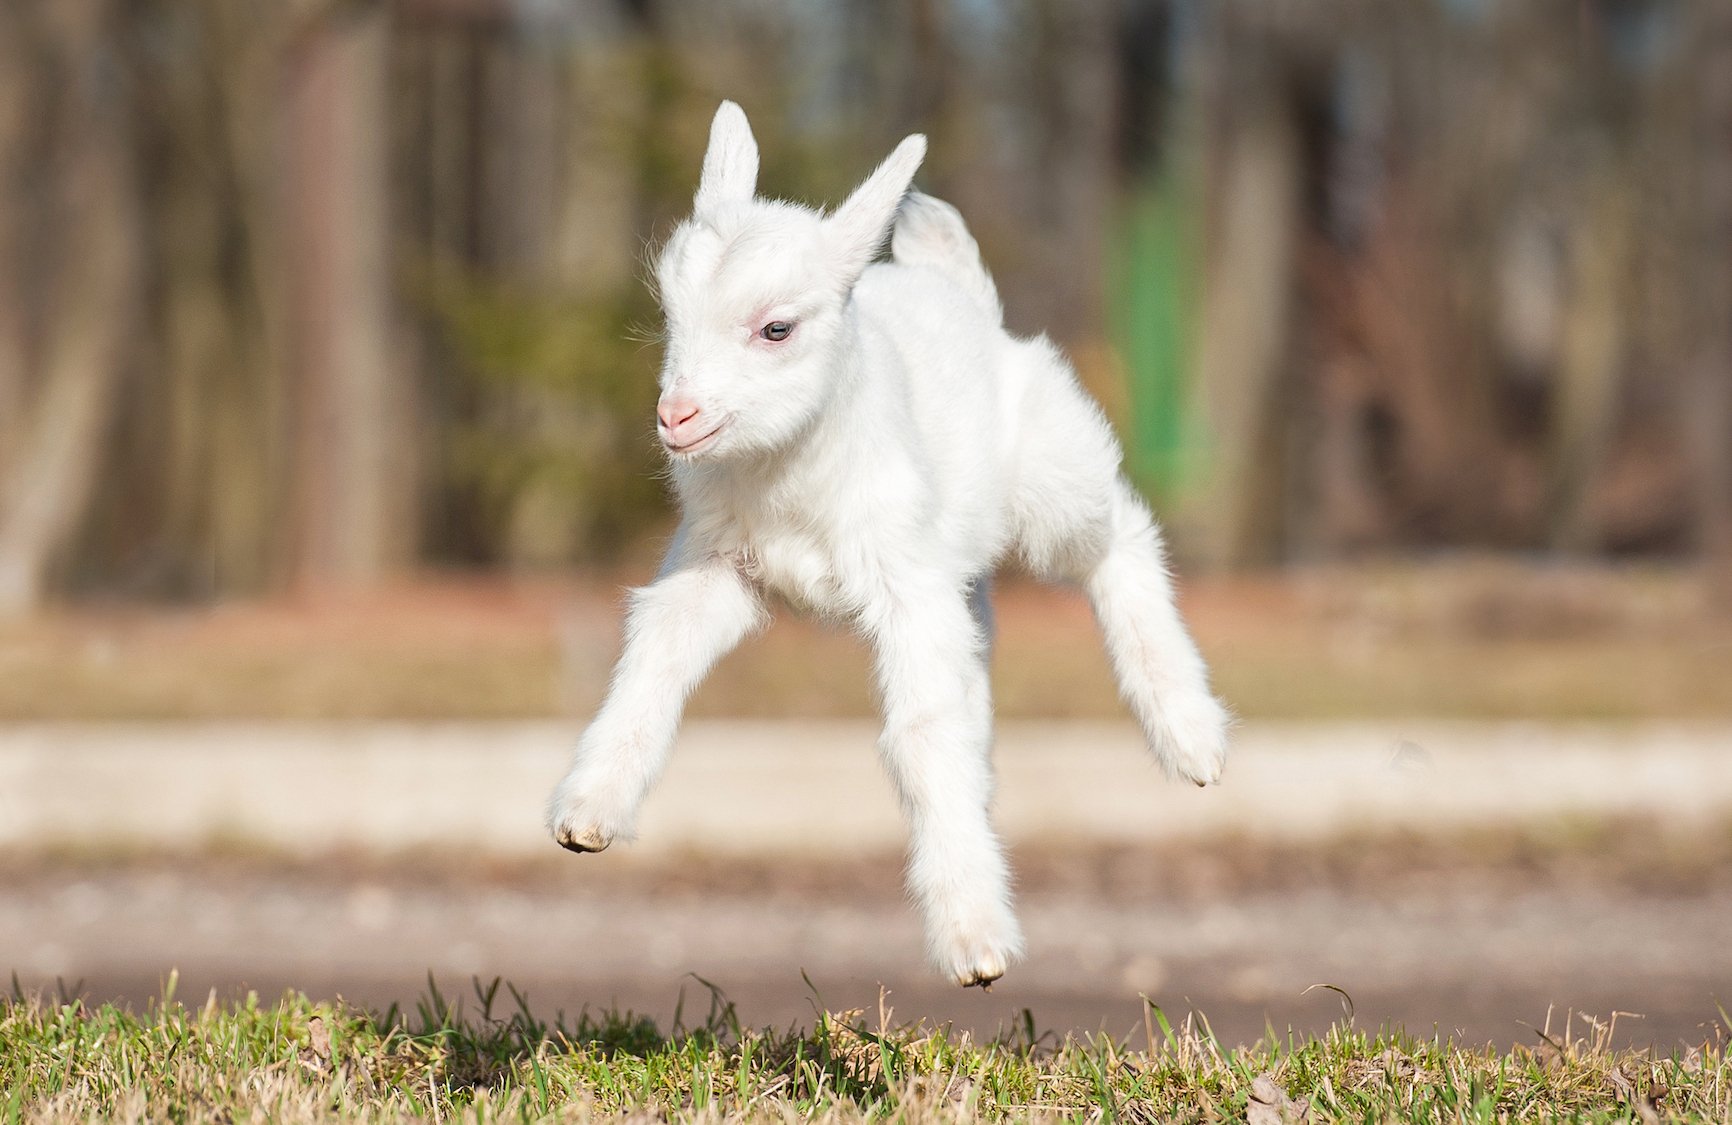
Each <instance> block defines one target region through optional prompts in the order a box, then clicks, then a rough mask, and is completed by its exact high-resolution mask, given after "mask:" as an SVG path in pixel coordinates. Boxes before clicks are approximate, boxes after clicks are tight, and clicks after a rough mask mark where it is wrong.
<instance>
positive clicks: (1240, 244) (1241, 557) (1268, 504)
mask: <svg viewBox="0 0 1732 1125" xmlns="http://www.w3.org/2000/svg"><path fill="white" fill-rule="evenodd" d="M1234 94H1235V97H1234V98H1233V103H1234V106H1233V114H1234V120H1233V121H1232V123H1231V124H1230V125H1228V126H1227V128H1226V130H1225V135H1224V139H1223V142H1222V143H1223V151H1222V152H1221V154H1220V155H1219V157H1218V163H1217V167H1218V168H1219V173H1218V176H1217V181H1216V185H1215V189H1214V190H1215V192H1216V195H1217V198H1218V207H1219V213H1218V215H1217V216H1216V217H1215V219H1214V221H1213V223H1212V224H1211V225H1212V226H1213V227H1214V229H1215V231H1216V234H1215V236H1214V239H1213V242H1214V249H1213V252H1212V254H1211V255H1210V259H1209V261H1208V262H1207V264H1206V267H1205V270H1206V275H1205V278H1204V283H1203V285H1204V291H1203V311H1202V330H1201V336H1200V338H1199V340H1198V344H1197V359H1196V362H1197V372H1198V373H1197V376H1196V379H1195V380H1194V384H1195V385H1196V386H1197V387H1198V388H1200V394H1201V397H1202V399H1203V400H1204V410H1205V411H1206V415H1207V419H1208V425H1207V430H1208V433H1209V435H1210V438H1209V440H1210V450H1209V453H1210V465H1211V469H1212V473H1211V476H1212V480H1211V481H1210V482H1209V484H1208V485H1207V486H1206V487H1203V488H1201V489H1199V490H1198V492H1197V493H1196V495H1195V497H1194V499H1193V502H1192V504H1191V505H1190V508H1189V511H1188V512H1187V514H1186V516H1187V518H1186V522H1187V524H1188V526H1189V528H1190V530H1191V533H1192V540H1191V541H1192V542H1193V544H1194V546H1195V550H1196V552H1197V554H1198V557H1199V559H1200V560H1201V561H1202V562H1204V563H1205V564H1207V565H1210V566H1215V567H1234V566H1243V565H1246V564H1248V563H1251V562H1255V561H1263V560H1266V559H1267V558H1268V557H1269V556H1270V555H1271V554H1272V553H1273V550H1274V547H1275V543H1274V536H1275V535H1276V534H1277V532H1276V524H1277V523H1278V520H1277V519H1276V518H1275V517H1276V515H1277V514H1278V504H1279V499H1280V495H1279V480H1280V476H1281V473H1280V467H1281V464H1282V461H1283V457H1282V453H1281V450H1280V448H1279V441H1278V436H1279V433H1280V426H1279V424H1278V423H1279V420H1280V403H1281V397H1282V394H1283V384H1284V383H1285V381H1286V380H1285V376H1286V375H1287V373H1288V363H1289V357H1288V347H1289V344H1290V342H1291V332H1290V329H1291V323H1290V321H1291V318H1292V312H1293V309H1292V304H1293V284H1294V271H1295V268H1296V249H1297V240H1298V232H1299V229H1300V223H1301V215H1300V155H1301V154H1300V147H1299V145H1300V141H1299V136H1298V133H1297V128H1296V123H1295V122H1294V121H1293V120H1292V118H1291V113H1290V110H1289V106H1288V102H1287V99H1286V98H1284V97H1283V96H1282V94H1281V91H1280V89H1279V87H1278V85H1277V84H1276V82H1275V80H1274V79H1273V77H1272V76H1270V75H1267V74H1261V75H1256V76H1254V77H1251V78H1249V79H1248V80H1247V82H1246V85H1245V86H1244V87H1243V88H1241V89H1239V90H1236V91H1234Z"/></svg>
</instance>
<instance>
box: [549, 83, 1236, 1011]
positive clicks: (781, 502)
mask: <svg viewBox="0 0 1732 1125" xmlns="http://www.w3.org/2000/svg"><path fill="white" fill-rule="evenodd" d="M925 148H926V142H925V138H923V137H919V136H914V137H909V138H908V139H907V140H905V141H903V142H902V144H901V145H899V146H898V147H897V149H896V151H895V152H894V153H892V154H891V156H890V157H889V158H888V159H887V160H886V161H885V162H884V163H883V164H882V165H881V166H880V167H879V168H878V169H877V170H876V171H874V172H873V173H872V175H871V176H870V177H869V178H868V179H867V180H866V181H865V183H864V184H862V185H861V187H860V188H859V189H857V190H856V191H855V193H854V194H853V195H852V196H850V197H849V199H848V201H847V202H845V203H844V204H842V206H841V207H839V208H838V209H837V210H836V211H835V212H834V213H832V214H830V215H828V216H826V215H823V214H820V213H819V212H816V211H813V210H810V209H808V208H805V207H801V206H798V205H795V204H790V203H782V202H775V201H768V200H761V199H758V198H756V197H755V195H754V192H755V179H756V173H757V166H758V155H757V146H756V144H755V143H754V141H753V139H752V135H751V131H750V128H749V127H748V125H747V123H746V118H745V114H744V113H742V112H741V111H740V109H739V107H738V106H736V105H734V104H733V103H732V102H724V103H723V104H722V107H721V109H720V110H719V111H718V112H717V114H716V119H715V123H714V125H713V126H712V129H711V135H710V148H709V152H708V154H707V155H706V157H705V158H704V171H703V177H702V182H701V184H700V186H699V188H698V192H697V197H696V204H695V207H694V211H693V215H692V218H691V219H690V220H689V221H687V222H685V223H683V224H681V226H680V227H679V228H678V229H677V230H676V231H675V232H674V234H673V236H672V237H671V238H670V239H669V241H668V244H667V246H666V248H665V250H664V251H663V253H662V255H661V259H660V262H659V265H658V268H657V278H658V281H659V284H660V288H661V297H662V304H663V308H664V310H665V312H666V315H667V326H668V330H669V337H668V346H667V352H666V361H665V363H664V366H663V369H662V373H661V384H662V389H663V401H664V404H665V403H668V402H670V401H675V400H677V401H678V402H680V403H682V404H685V405H683V406H682V409H681V410H680V411H675V412H674V416H679V417H683V416H684V413H683V412H684V411H686V410H689V409H690V408H691V407H692V406H696V407H697V409H698V410H699V415H698V416H697V420H696V421H693V422H691V423H689V424H688V426H687V428H686V429H684V430H682V431H681V433H682V435H689V434H692V433H708V431H709V428H710V427H711V426H712V425H719V427H720V428H719V429H717V430H716V431H715V433H714V436H713V437H706V438H705V439H704V441H703V443H701V447H699V448H696V449H695V450H694V451H693V452H689V453H674V452H670V458H671V461H672V475H673V482H674V486H675V489H676V491H677V493H678V496H679V501H680V506H681V509H682V511H683V514H684V519H683V521H682V523H681V526H680V530H679V532H678V534H677V536H676V537H675V541H674V545H673V547H672V549H671V550H670V552H669V554H668V558H667V561H666V563H665V564H664V566H663V568H662V573H661V574H660V576H659V577H658V578H657V579H656V580H655V582H654V583H653V584H651V585H650V586H648V587H647V588H645V589H643V590H640V591H638V592H637V593H636V595H635V597H634V599H633V602H632V606H631V612H630V615H629V618H628V622H627V625H626V640H625V651H624V654H623V655H622V656H621V658H620V661H619V665H618V667H617V669H616V670H615V673H614V678H613V683H612V687H611V689H610V691H609V693H608V696H607V700H606V702H605V703H604V704H603V706H602V708H601V711H600V713H599V714H598V715H597V716H596V718H595V721H594V722H593V723H592V724H591V725H590V727H589V729H588V730H587V731H585V733H584V735H583V738H582V741H581V742H580V743H579V745H578V748H577V753H576V756H575V760H574V762H573V765H572V768H571V772H570V773H569V774H568V775H567V776H566V778H565V780H564V781H563V782H562V783H561V784H560V786H559V787H558V789H557V790H556V791H555V792H554V795H553V799H552V802H551V805H550V808H549V824H550V826H551V828H552V831H553V833H554V836H555V837H556V838H557V839H558V840H559V841H560V842H561V843H562V844H564V845H565V846H567V847H570V848H573V849H575V850H580V851H599V850H600V849H601V848H604V847H606V846H607V845H608V844H609V843H610V842H611V841H612V840H613V839H615V838H617V837H626V836H629V835H630V833H631V830H632V824H633V821H634V819H635V817H636V815H637V811H638V806H639V805H640V803H641V802H642V800H643V798H644V795H645V794H646V792H647V791H648V789H649V787H650V785H651V784H652V783H653V782H654V780H655V778H656V775H657V774H658V772H659V771H660V769H661V767H662V765H663V763H664V762H665V761H666V758H667V755H668V751H669V748H670V747H671V745H672V743H673V739H674V734H675V730H676V728H677V726H678V724H679V718H680V714H681V710H682V707H683V704H684V702H685V700H686V697H687V696H688V695H689V694H690V692H691V691H692V689H693V688H694V687H695V686H696V685H697V684H698V682H699V681H700V680H701V679H702V677H703V676H704V674H705V673H706V672H707V671H708V669H709V668H710V666H711V665H712V664H713V663H714V662H715V661H716V660H717V658H719V657H720V656H721V655H722V654H723V653H725V652H727V651H728V650H729V649H730V648H732V647H733V646H734V645H735V644H736V643H738V642H739V641H740V640H741V639H742V638H743V637H745V636H746V635H747V634H748V633H750V632H751V631H753V630H754V629H756V628H758V627H760V626H761V625H762V623H763V622H764V620H765V612H764V609H763V604H762V599H763V596H764V594H765V593H766V592H773V593H775V594H778V595H780V596H782V597H783V598H785V599H786V600H788V601H789V602H792V603H794V604H796V605H798V606H802V607H804V608H806V609H808V610H810V611H813V612H816V613H819V614H823V615H826V616H829V617H832V618H836V619H840V620H844V621H847V622H850V623H852V624H853V625H854V626H855V627H857V628H858V629H859V630H860V631H861V633H862V634H864V635H865V636H866V637H867V638H869V640H870V641H871V643H872V644H873V646H874V648H875V651H876V656H877V660H876V668H877V678H878V685H879V690H880V693H881V695H882V699H883V709H884V735H883V741H882V754H883V758H884V762H885V765H886V767H887V769H888V771H889V773H890V776H891V778H892V780H893V781H894V782H895V785H896V790H897V793H898V795H899V796H900V799H901V803H902V807H903V811H904V813H905V814H906V817H907V820H908V824H909V829H910V832H911V835H912V845H911V849H910V862H909V884H910V887H911V889H912V891H913V892H914V895H915V897H916V898H917V899H918V900H919V903H920V906H921V908H922V910H923V911H924V914H925V918H926V926H927V933H928V937H929V941H930V946H931V952H932V956H933V958H934V960H935V961H936V962H937V964H938V965H939V966H940V967H941V968H942V969H944V970H945V971H946V972H948V973H949V974H950V975H951V976H952V977H954V978H955V979H956V980H957V981H959V982H961V983H963V984H984V983H987V982H989V981H991V980H993V979H994V978H996V977H998V976H999V975H1001V974H1002V973H1003V972H1004V970H1005V968H1006V967H1007V966H1008V965H1009V963H1010V962H1011V961H1012V960H1014V959H1015V958H1016V957H1017V956H1019V955H1020V953H1021V952H1022V935H1021V933H1020V932H1019V930H1018V928H1017V923H1016V919H1015V917H1014V915H1013V914H1012V912H1011V906H1010V885H1009V875H1008V871H1007V869H1006V866H1005V861H1004V856H1003V852H1002V849H1001V848H1000V845H999V843H998V840H997V838H996V836H995V835H994V833H993V831H992V827H991V824H990V821H989V819H988V806H989V804H990V801H991V797H992V770H991V763H990V760H989V752H990V747H991V741H992V704H991V700H990V695H989V684H988V676H987V660H986V655H987V654H986V649H987V645H988V643H989V636H988V634H989V632H990V628H991V626H990V619H989V613H988V611H987V609H986V600H985V586H986V583H987V582H988V581H989V579H990V576H991V575H992V573H993V571H994V570H995V569H996V568H997V567H998V566H999V564H1000V563H1001V562H1003V561H1004V560H1006V558H1007V557H1011V556H1016V557H1019V558H1020V559H1021V561H1023V562H1024V563H1025V564H1026V565H1027V566H1029V567H1030V568H1032V569H1033V570H1034V571H1035V572H1036V573H1037V574H1040V575H1042V576H1045V577H1048V578H1053V579H1061V580H1072V581H1076V582H1079V583H1080V584H1081V585H1082V586H1083V587H1084V588H1085V589H1086V590H1087V592H1088V596H1089V598H1090V601H1091V602H1092V604H1093V606H1094V610H1095V614H1096V617H1097V618H1098V620H1099V622H1100V625H1101V630H1102V632H1103V633H1104V635H1105V637H1106V642H1107V647H1108V649H1109V651H1110V653H1111V656H1112V663H1113V668H1114V671H1115V672H1116V674H1117V676H1118V681H1119V686H1120V690H1121V692H1122V694H1123V695H1124V697H1125V699H1126V700H1127V702H1128V703H1129V704H1130V706H1131V709H1132V711H1133V712H1134V713H1135V715H1136V717H1137V719H1138V721H1139V722H1140V723H1141V724H1142V727H1143V730H1144V732H1145V734H1146V735H1147V739H1148V743H1149V747H1150V749H1151V750H1152V751H1153V752H1154V754H1155V757H1156V759H1157V760H1158V761H1159V762H1160V763H1161V765H1162V766H1163V767H1165V768H1166V769H1167V771H1168V772H1169V773H1172V774H1174V775H1177V776H1179V777H1183V778H1187V779H1189V780H1192V781H1195V782H1196V783H1198V784H1206V783H1208V782H1212V781H1215V780H1216V779H1217V778H1218V776H1219V774H1220V771H1221V766H1222V763H1223V760H1224V756H1225V747H1226V728H1227V716H1226V714H1225V712H1224V711H1223V710H1222V708H1221V706H1220V704H1219V703H1217V702H1216V700H1215V699H1214V697H1213V696H1212V695H1211V694H1210V691H1209V686H1208V676H1207V672H1206V670H1205V668H1204V666H1203V661H1202V659H1201V657H1200V656H1199V655H1198V653H1197V650H1196V647H1195V646H1194V645H1193V644H1192V642H1191V639H1190V637H1189V636H1188V635H1187V633H1186V631H1185V628H1184V625H1183V623H1182V622H1181V621H1180V620H1179V617H1178V614H1177V612H1176V611H1175V609H1174V606H1173V591H1172V586H1171V583H1170V582H1169V580H1168V576H1167V572H1166V569H1165V565H1164V562H1163V558H1162V548H1161V541H1160V534H1159V531H1158V529H1157V528H1156V527H1155V524H1154V522H1153V521H1152V519H1151V518H1150V516H1149V512H1148V509H1147V508H1146V507H1145V506H1144V505H1143V503H1142V501H1141V500H1140V499H1139V498H1138V497H1137V495H1136V494H1135V492H1134V491H1133V490H1132V489H1131V488H1130V486H1129V485H1128V484H1126V483H1125V481H1124V479H1123V478H1122V477H1121V476H1120V474H1119V461H1120V453H1119V449H1118V445H1117V443H1116V442H1115V441H1114V439H1113V436H1112V433H1111V431H1110V429H1109V428H1108V426H1107V423H1106V420H1105V419H1104V418H1103V417H1102V415H1101V413H1100V410H1099V409H1098V408H1097V407H1096V405H1095V404H1094V403H1093V402H1092V401H1091V400H1090V399H1089V398H1088V397H1087V395H1085V394H1084V393H1083V391H1082V390H1081V389H1080V387H1079V386H1078V385H1077V382H1076V378H1075V376H1074V374H1073V373H1072V371H1071V368H1070V367H1069V365H1068V364H1067V363H1066V362H1065V360H1064V358H1063V356H1061V355H1060V354H1059V352H1058V349H1057V348H1055V347H1054V346H1053V345H1052V344H1051V343H1050V342H1049V341H1047V340H1046V339H1044V338H1039V339H1033V340H1023V339H1017V338H1015V337H1013V336H1010V335H1009V334H1007V333H1006V332H1005V330H1004V328H1003V323H1002V314H1001V311H1000V308H999V304H998V295H997V291H996V289H995V288H994V286H993V284H992V279H991V278H990V277H989V276H988V275H987V273H986V271H985V269H984V268H983V267H982V265H981V262H980V255H979V250H978V248H977V247H976V245H975V242H974V239H973V238H972V237H971V236H970V235H969V233H968V229H967V227H966V226H964V225H963V222H962V219H961V216H959V215H958V214H957V213H956V211H955V210H954V209H953V208H951V207H950V206H949V205H948V204H945V203H941V202H939V201H938V200H935V199H932V198H930V197H927V196H923V195H919V194H910V193H909V190H908V188H909V182H910V180H911V179H912V177H913V175H914V171H915V169H916V168H917V167H918V166H919V164H920V161H921V159H922V158H923V156H924V155H925ZM893 226H894V238H893V247H894V249H893V254H894V257H893V258H892V260H890V261H885V262H879V263H877V264H872V263H873V259H874V257H875V256H876V255H877V253H878V252H879V250H880V248H881V247H882V245H883V243H884V240H885V238H886V236H887V235H890V234H891V233H892V227H893ZM771 322H783V323H788V324H792V325H793V326H794V327H793V330H792V332H791V334H789V336H788V337H787V338H786V339H785V340H782V341H780V342H771V341H770V340H767V339H765V338H764V337H763V336H762V335H760V330H761V329H763V328H764V326H765V325H766V324H768V323H771ZM665 425H666V423H665V421H664V429H663V431H662V433H663V439H664V441H667V442H669V443H670V445H674V444H681V445H683V444H688V443H687V442H686V441H685V439H684V437H683V436H682V437H681V439H680V440H679V441H677V442H676V441H674V440H673V438H671V437H670V436H669V431H668V430H667V429H666V428H665ZM689 444H699V443H689Z"/></svg>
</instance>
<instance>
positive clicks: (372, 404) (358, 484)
mask: <svg viewBox="0 0 1732 1125" xmlns="http://www.w3.org/2000/svg"><path fill="white" fill-rule="evenodd" d="M387 30H388V20H387V16H386V14H385V13H384V12H383V11H382V10H377V9H375V10H370V11H368V10H352V9H351V10H339V11H335V12H332V13H330V14H328V15H326V16H325V18H323V19H320V20H319V21H318V22H317V23H315V24H314V25H313V26H312V27H310V28H308V29H307V30H306V32H305V34H304V38H303V39H302V41H301V42H300V43H299V44H298V45H297V48H296V52H295V55H294V56H293V57H292V58H291V59H290V62H289V71H288V81H289V90H288V97H287V107H286V108H287V122H286V135H287V142H288V143H287V163H288V167H287V175H286V177H285V183H284V196H285V198H284V217H285V220H286V221H285V224H284V227H283V230H282V232H281V237H282V238H283V245H282V256H283V257H282V260H283V263H284V267H285V270H286V273H287V278H288V316H287V325H286V327H287V333H286V339H285V341H284V345H285V348H286V349H287V353H288V361H289V365H290V371H291V373H292V380H293V385H294V387H295V411H294V413H295V434H296V436H295V455H294V473H293V477H294V479H293V486H292V487H293V496H294V499H293V502H292V504H293V511H294V514H295V520H294V526H295V537H294V539H295V541H294V544H293V548H292V552H293V576H294V582H295V584H296V585H297V586H298V587H300V588H303V589H313V590H319V589H355V588H365V587H368V586H372V585H376V584H378V583H379V582H381V581H382V580H384V579H386V578H387V577H389V576H390V575H392V574H393V573H394V572H396V571H398V570H400V569H401V568H402V567H403V566H404V565H405V564H406V563H407V562H408V561H409V559H410V557H411V554H412V550H413V546H414V541H415V532H416V518H415V481H414V476H413V474H412V472H411V471H410V464H411V462H410V457H409V456H408V453H409V450H410V448H411V438H412V435H413V432H414V430H415V428H416V423H417V419H416V416H415V413H414V411H413V409H412V407H413V403H414V398H413V394H412V392H411V389H410V388H409V387H408V386H406V385H405V383H406V380H405V375H406V373H405V371H404V370H403V367H402V364H401V363H400V357H399V355H397V354H396V349H395V348H394V346H393V338H392V337H393V333H392V325H391V301H390V291H391V277H390V266H389V250H390V247H389V242H390V233H389V232H390V226H389V222H388V210H387V207H386V201H385V194H386V153H387V150H388V149H387V143H386V121H387V117H386V103H385V77H386V63H387V46H388V40H387Z"/></svg>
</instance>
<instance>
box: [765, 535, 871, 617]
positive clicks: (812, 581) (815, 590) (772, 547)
mask: <svg viewBox="0 0 1732 1125" xmlns="http://www.w3.org/2000/svg"><path fill="white" fill-rule="evenodd" d="M740 554H741V558H742V561H743V563H744V566H745V571H746V573H747V574H748V575H750V576H751V577H752V578H753V579H755V580H756V581H757V582H759V583H761V584H762V585H763V586H764V587H765V588H766V589H769V590H772V591H774V592H775V593H777V594H779V595H781V596H782V597H783V598H786V599H787V600H788V601H790V602H792V603H794V604H796V605H799V606H801V607H803V608H806V609H809V610H812V611H814V612H816V613H820V614H825V615H829V616H841V615H844V614H846V613H847V612H848V611H849V610H850V609H851V608H852V599H851V598H850V597H849V596H848V593H847V590H846V587H845V583H844V582H843V580H842V572H841V568H840V567H839V566H838V565H837V555H836V549H835V545H834V544H833V543H831V542H829V541H827V540H826V539H824V538H821V537H820V536H819V535H817V534H815V533H813V532H810V531H800V530H791V529H774V530H755V529H753V530H748V531H747V533H746V535H745V536H744V537H743V541H742V543H741V551H740Z"/></svg>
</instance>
